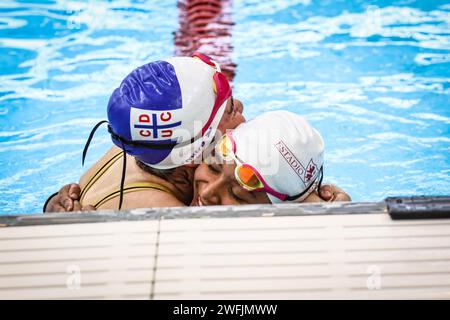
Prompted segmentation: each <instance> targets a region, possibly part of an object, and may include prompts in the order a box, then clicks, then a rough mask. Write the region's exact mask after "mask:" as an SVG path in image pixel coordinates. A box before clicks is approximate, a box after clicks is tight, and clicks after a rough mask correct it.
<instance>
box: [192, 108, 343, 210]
mask: <svg viewBox="0 0 450 320" xmlns="http://www.w3.org/2000/svg"><path fill="white" fill-rule="evenodd" d="M323 154H324V141H323V139H322V137H321V135H320V133H319V132H318V131H317V130H316V129H314V128H312V127H311V126H310V125H309V123H308V122H307V121H306V120H305V119H304V118H303V117H301V116H299V115H297V114H295V113H291V112H288V111H273V112H268V113H265V114H262V115H260V116H258V117H256V118H255V119H253V120H251V121H249V122H247V123H243V124H241V125H240V126H238V127H237V128H236V129H235V130H232V131H228V132H227V134H225V135H224V136H223V137H222V138H221V140H220V141H219V142H218V143H217V145H216V147H215V149H214V152H213V154H212V155H211V157H209V158H207V159H205V161H204V162H203V163H202V164H201V165H200V166H199V167H198V168H197V170H196V172H195V175H194V198H193V201H192V203H191V205H194V206H195V205H197V206H202V205H225V204H228V205H236V204H255V203H280V202H321V201H324V200H322V199H321V198H320V197H319V194H318V192H317V190H318V189H320V185H321V182H322V178H323V162H324V160H323V159H324V157H323ZM338 192H339V191H338ZM345 200H350V198H348V199H345Z"/></svg>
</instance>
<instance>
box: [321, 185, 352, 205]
mask: <svg viewBox="0 0 450 320" xmlns="http://www.w3.org/2000/svg"><path fill="white" fill-rule="evenodd" d="M319 193H320V197H321V198H322V199H323V200H325V201H327V202H339V201H352V198H351V197H350V195H349V194H348V193H346V192H345V191H344V190H342V189H341V188H339V187H338V186H336V185H334V184H324V185H322V187H321V188H320V190H319Z"/></svg>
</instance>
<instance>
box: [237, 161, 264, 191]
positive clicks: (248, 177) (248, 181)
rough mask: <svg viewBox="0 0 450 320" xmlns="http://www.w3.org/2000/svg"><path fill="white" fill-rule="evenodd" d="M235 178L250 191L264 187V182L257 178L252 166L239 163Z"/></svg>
mask: <svg viewBox="0 0 450 320" xmlns="http://www.w3.org/2000/svg"><path fill="white" fill-rule="evenodd" d="M236 180H238V182H239V183H240V184H241V185H242V186H243V187H244V188H245V189H247V190H250V191H252V190H256V189H263V188H264V184H263V183H262V182H261V180H259V178H258V175H257V174H256V173H255V171H254V170H253V168H250V167H248V166H246V165H240V166H238V167H237V168H236Z"/></svg>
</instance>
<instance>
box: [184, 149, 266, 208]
mask: <svg viewBox="0 0 450 320" xmlns="http://www.w3.org/2000/svg"><path fill="white" fill-rule="evenodd" d="M235 167H236V166H235V164H234V163H232V162H226V163H223V164H222V163H221V162H220V161H217V160H216V159H215V158H214V155H212V156H211V157H209V158H208V159H205V161H204V162H203V163H202V164H201V165H199V166H198V168H197V170H195V174H194V197H193V200H192V203H191V206H208V205H210V206H212V205H240V204H256V203H270V200H269V198H268V197H267V195H266V193H265V192H250V191H247V190H245V189H244V188H243V187H242V186H241V185H240V184H239V183H238V182H237V181H236V178H235V176H234V169H235Z"/></svg>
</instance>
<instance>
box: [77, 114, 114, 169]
mask: <svg viewBox="0 0 450 320" xmlns="http://www.w3.org/2000/svg"><path fill="white" fill-rule="evenodd" d="M104 123H108V121H107V120H102V121H100V122H99V123H97V124H96V125H95V127H94V128H92V130H91V133H90V134H89V138H88V139H87V141H86V144H85V145H84V149H83V156H82V158H81V164H82V165H84V159H85V158H86V154H87V151H88V149H89V145H90V144H91V141H92V138H93V137H94V134H95V131H97V129H98V127H100V126H101V125H102V124H104Z"/></svg>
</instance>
